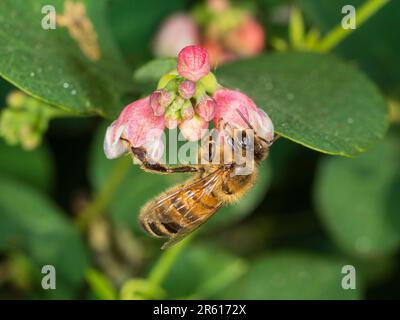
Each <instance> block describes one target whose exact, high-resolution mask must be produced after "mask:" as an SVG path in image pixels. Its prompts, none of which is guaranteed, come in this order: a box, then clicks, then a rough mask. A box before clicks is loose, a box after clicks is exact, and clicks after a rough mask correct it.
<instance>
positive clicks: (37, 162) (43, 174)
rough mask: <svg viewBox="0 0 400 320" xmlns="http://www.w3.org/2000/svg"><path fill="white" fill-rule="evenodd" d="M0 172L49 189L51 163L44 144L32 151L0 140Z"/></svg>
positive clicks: (51, 173)
mask: <svg viewBox="0 0 400 320" xmlns="http://www.w3.org/2000/svg"><path fill="white" fill-rule="evenodd" d="M0 154H1V161H0V174H1V175H7V176H9V177H13V178H15V179H18V180H20V181H23V182H27V183H28V184H30V185H32V186H35V187H38V188H40V189H42V190H45V191H49V189H50V187H51V182H52V176H53V170H54V169H53V164H52V161H51V158H50V154H49V151H48V150H47V148H46V146H45V145H42V146H40V147H39V148H36V149H35V150H32V151H24V150H23V149H21V148H20V147H11V146H8V145H6V144H5V142H4V141H3V140H0Z"/></svg>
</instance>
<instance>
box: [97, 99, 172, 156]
mask: <svg viewBox="0 0 400 320" xmlns="http://www.w3.org/2000/svg"><path fill="white" fill-rule="evenodd" d="M163 130H164V118H163V117H162V116H161V117H157V116H155V115H154V114H153V110H152V108H151V107H150V98H149V97H146V98H143V99H140V100H137V101H135V102H133V103H131V104H130V105H128V106H126V107H125V108H124V109H123V110H122V112H121V114H120V116H119V117H118V119H117V120H116V121H114V122H113V123H112V124H111V125H110V126H109V127H108V129H107V133H106V137H105V140H104V151H105V153H106V156H107V157H108V158H116V157H118V156H120V155H122V154H123V153H125V152H127V151H128V150H129V148H130V147H135V148H136V147H141V146H143V145H145V144H146V143H147V142H148V141H150V140H154V139H159V138H160V137H161V135H162V133H163Z"/></svg>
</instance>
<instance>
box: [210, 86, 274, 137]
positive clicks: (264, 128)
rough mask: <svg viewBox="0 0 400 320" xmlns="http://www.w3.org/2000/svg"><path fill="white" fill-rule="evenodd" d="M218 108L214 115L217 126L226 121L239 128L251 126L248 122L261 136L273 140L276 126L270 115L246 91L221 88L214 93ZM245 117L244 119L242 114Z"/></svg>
mask: <svg viewBox="0 0 400 320" xmlns="http://www.w3.org/2000/svg"><path fill="white" fill-rule="evenodd" d="M214 99H215V101H216V109H215V116H214V123H215V126H216V127H217V128H218V127H220V125H221V124H222V121H223V122H224V123H228V124H229V125H230V126H233V127H235V128H238V129H247V128H249V126H248V124H247V123H246V122H248V123H249V124H250V125H251V126H252V127H253V128H254V130H255V133H256V134H257V135H259V136H260V137H262V138H264V139H266V140H268V141H272V140H273V138H274V126H273V124H272V121H271V119H270V118H269V116H268V115H267V114H266V113H265V112H264V111H263V110H261V109H259V108H258V107H257V106H256V104H255V103H254V101H253V100H251V99H250V98H249V97H248V96H246V95H245V94H244V93H242V92H239V91H236V90H229V89H219V90H217V92H216V93H215V95H214ZM241 115H242V116H243V117H244V118H245V120H246V121H245V120H243V118H242V116H241Z"/></svg>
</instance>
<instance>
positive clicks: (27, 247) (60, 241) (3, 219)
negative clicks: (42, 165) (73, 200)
mask: <svg viewBox="0 0 400 320" xmlns="http://www.w3.org/2000/svg"><path fill="white" fill-rule="evenodd" d="M0 248H1V249H2V250H13V251H14V250H24V251H25V252H26V254H27V255H28V256H30V257H31V258H32V259H33V260H34V261H35V263H36V264H37V265H38V266H40V269H39V270H37V272H38V274H40V272H41V267H42V266H44V265H47V264H49V265H53V266H54V267H55V268H56V276H57V283H56V285H57V289H60V292H63V289H62V288H64V289H66V288H68V289H69V290H73V289H78V288H79V287H80V286H81V285H82V283H83V280H84V272H85V269H86V268H87V265H88V260H87V255H86V251H85V248H84V244H83V242H82V239H81V238H80V236H79V234H78V232H77V231H76V230H75V229H74V228H73V226H72V224H71V222H70V221H68V219H67V218H66V216H65V215H64V213H63V212H61V211H60V209H58V208H57V207H56V206H54V205H53V204H52V203H50V201H49V200H48V199H47V198H46V197H44V196H43V195H41V194H40V193H38V192H37V191H35V190H33V189H31V188H28V187H27V186H25V185H23V184H21V183H17V182H16V181H14V180H11V179H6V178H4V177H0ZM40 279H41V277H40ZM39 285H40V284H39ZM53 293H54V296H57V292H55V291H54V292H53Z"/></svg>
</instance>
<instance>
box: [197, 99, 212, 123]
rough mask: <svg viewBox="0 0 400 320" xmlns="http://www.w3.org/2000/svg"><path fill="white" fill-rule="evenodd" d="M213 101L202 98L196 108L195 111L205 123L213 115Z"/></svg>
mask: <svg viewBox="0 0 400 320" xmlns="http://www.w3.org/2000/svg"><path fill="white" fill-rule="evenodd" d="M215 104H216V103H215V100H214V99H213V98H210V97H209V96H205V97H203V98H202V99H201V100H200V102H199V104H198V105H197V107H196V111H197V113H198V115H199V116H200V117H202V118H203V119H204V120H205V121H207V122H208V121H211V120H212V119H213V118H214V113H215V108H216V106H215Z"/></svg>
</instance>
